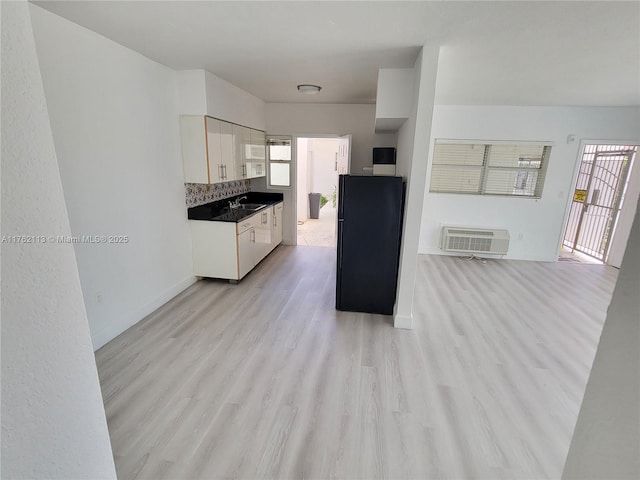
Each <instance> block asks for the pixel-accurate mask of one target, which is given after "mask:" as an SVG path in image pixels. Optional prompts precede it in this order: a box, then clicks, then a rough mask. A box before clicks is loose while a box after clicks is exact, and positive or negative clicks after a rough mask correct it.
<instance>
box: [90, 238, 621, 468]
mask: <svg viewBox="0 0 640 480" xmlns="http://www.w3.org/2000/svg"><path fill="white" fill-rule="evenodd" d="M334 255H335V250H334V249H330V248H316V247H282V246H281V247H279V248H278V249H276V251H274V252H273V253H272V254H271V255H270V256H269V257H268V258H267V259H266V260H265V261H264V262H263V263H262V264H261V265H260V266H259V267H258V268H257V269H256V270H255V271H254V272H252V273H251V274H250V275H249V276H248V277H247V278H245V280H243V281H242V282H241V283H240V284H239V285H230V284H228V283H225V282H221V281H210V280H205V281H200V282H198V283H197V284H195V285H194V286H192V287H191V288H189V289H188V290H186V291H185V292H183V293H182V294H180V295H179V296H178V297H176V298H175V299H174V300H172V301H171V302H169V303H168V304H167V305H165V306H163V307H162V308H160V309H159V310H158V311H157V312H155V313H153V314H152V315H150V316H149V317H147V318H146V319H144V320H143V321H142V322H140V323H139V324H138V325H136V326H134V327H132V328H131V329H129V330H128V331H127V332H125V333H124V334H122V335H120V336H119V337H118V338H116V339H114V340H113V341H111V342H110V343H108V344H107V345H105V346H104V347H103V348H101V349H100V350H99V351H98V352H97V354H96V356H97V362H98V370H99V374H100V381H101V384H102V392H103V397H104V401H105V408H106V413H107V420H108V424H109V431H110V435H111V442H112V446H113V452H114V455H115V461H116V468H117V472H118V478H120V479H121V480H122V479H133V478H148V479H161V478H172V479H205V478H206V479H213V478H240V479H245V478H247V479H250V478H260V479H261V478H277V479H302V478H305V479H329V478H342V479H356V478H361V479H375V478H398V479H404V478H407V479H409V478H412V479H427V478H464V479H471V478H487V479H494V478H505V479H516V478H559V477H560V475H561V472H562V467H563V464H564V460H565V457H566V454H567V451H568V448H569V443H570V439H571V435H572V432H573V428H574V425H575V422H576V418H577V415H578V410H579V407H580V402H581V399H582V396H583V393H584V389H585V385H586V381H587V377H588V374H589V369H590V366H591V363H592V361H593V357H594V354H595V349H596V346H597V343H598V339H599V336H600V332H601V329H602V324H603V321H604V318H605V312H606V308H607V306H608V303H609V299H610V296H611V293H612V290H613V286H614V282H615V279H616V276H617V270H615V269H613V268H611V267H605V266H599V265H581V264H573V263H561V262H558V263H533V262H518V261H506V260H502V261H488V262H487V263H484V264H483V263H481V262H478V261H473V260H472V261H465V260H461V259H457V258H451V257H441V256H423V257H421V258H420V265H419V267H420V268H419V273H418V280H417V286H416V295H415V308H414V315H415V323H416V329H415V330H412V331H409V330H397V329H394V328H393V327H392V326H391V322H390V317H384V316H376V315H367V314H358V313H344V312H337V311H335V310H334V282H335V261H334Z"/></svg>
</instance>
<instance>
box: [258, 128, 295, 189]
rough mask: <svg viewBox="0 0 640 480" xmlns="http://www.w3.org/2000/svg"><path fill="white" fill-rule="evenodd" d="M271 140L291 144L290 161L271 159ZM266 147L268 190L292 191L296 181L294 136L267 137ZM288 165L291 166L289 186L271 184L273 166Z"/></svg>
mask: <svg viewBox="0 0 640 480" xmlns="http://www.w3.org/2000/svg"><path fill="white" fill-rule="evenodd" d="M269 140H282V141H288V142H289V148H290V151H291V152H290V153H291V154H290V159H289V160H272V159H271V150H270V148H269V147H270V145H269ZM265 146H266V149H265V150H266V166H267V189H269V190H292V189H293V184H294V181H295V176H294V171H293V170H294V161H293V159H294V158H295V152H294V139H293V136H292V135H267V136H266V138H265ZM272 163H274V164H286V165H289V185H287V186H285V185H272V184H271V164H272Z"/></svg>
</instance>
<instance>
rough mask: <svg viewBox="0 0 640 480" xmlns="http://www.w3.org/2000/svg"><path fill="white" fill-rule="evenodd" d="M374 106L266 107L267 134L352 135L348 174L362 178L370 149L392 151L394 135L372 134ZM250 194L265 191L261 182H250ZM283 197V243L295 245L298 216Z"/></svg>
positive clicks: (288, 198)
mask: <svg viewBox="0 0 640 480" xmlns="http://www.w3.org/2000/svg"><path fill="white" fill-rule="evenodd" d="M375 110H376V106H375V105H347V104H344V105H343V104H318V103H313V104H312V103H267V104H266V106H265V112H266V122H267V133H268V134H272V135H297V136H300V137H304V136H305V134H306V135H310V136H313V135H323V134H329V135H346V134H352V136H353V137H352V144H351V173H352V174H354V175H362V167H365V166H371V163H372V156H373V147H388V146H390V147H394V146H395V144H396V134H375V133H374V131H373V129H374V121H375ZM251 188H252V189H253V190H262V189H264V188H266V182H265V181H263V180H262V179H258V180H257V181H255V180H252V181H251ZM282 192H283V193H284V209H283V217H284V220H283V241H284V243H286V244H292V243H293V242H294V241H295V229H296V220H297V213H296V209H295V208H296V207H295V204H294V203H293V201H294V198H293V194H292V192H291V191H290V190H288V191H287V190H284V191H282Z"/></svg>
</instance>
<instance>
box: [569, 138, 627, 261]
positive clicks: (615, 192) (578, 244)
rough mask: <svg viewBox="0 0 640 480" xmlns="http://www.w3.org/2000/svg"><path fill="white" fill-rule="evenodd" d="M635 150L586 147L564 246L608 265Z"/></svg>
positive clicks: (612, 146) (617, 146)
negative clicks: (607, 260)
mask: <svg viewBox="0 0 640 480" xmlns="http://www.w3.org/2000/svg"><path fill="white" fill-rule="evenodd" d="M636 149H637V147H636V146H633V145H585V148H584V152H583V154H582V162H581V163H580V171H579V173H578V179H577V181H576V187H575V191H574V195H573V202H572V204H571V211H570V212H569V220H568V222H567V229H566V230H565V234H564V241H563V244H564V245H565V246H567V247H568V248H571V249H572V250H575V251H578V252H582V253H584V254H586V255H589V256H591V257H594V258H596V259H598V260H600V261H602V262H606V259H607V256H608V254H609V244H610V240H611V237H612V236H613V232H614V230H615V227H616V221H617V219H618V213H619V212H620V209H621V208H622V203H623V201H624V195H625V191H626V187H627V181H628V178H629V172H630V171H631V165H632V163H633V160H634V157H635V153H636Z"/></svg>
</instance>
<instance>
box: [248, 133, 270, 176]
mask: <svg viewBox="0 0 640 480" xmlns="http://www.w3.org/2000/svg"><path fill="white" fill-rule="evenodd" d="M265 153H266V147H265V135H264V132H261V131H260V130H251V178H256V177H264V176H266V174H267V171H266V168H265Z"/></svg>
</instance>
